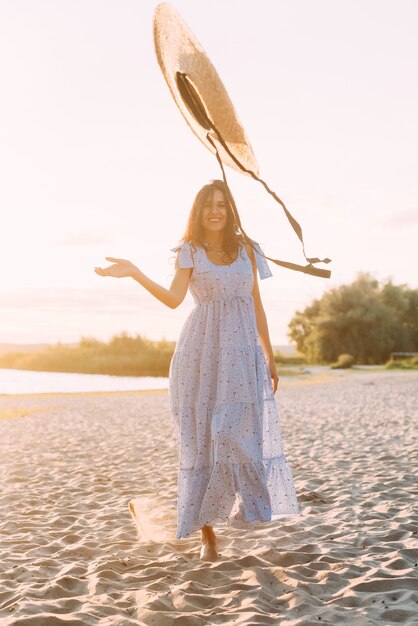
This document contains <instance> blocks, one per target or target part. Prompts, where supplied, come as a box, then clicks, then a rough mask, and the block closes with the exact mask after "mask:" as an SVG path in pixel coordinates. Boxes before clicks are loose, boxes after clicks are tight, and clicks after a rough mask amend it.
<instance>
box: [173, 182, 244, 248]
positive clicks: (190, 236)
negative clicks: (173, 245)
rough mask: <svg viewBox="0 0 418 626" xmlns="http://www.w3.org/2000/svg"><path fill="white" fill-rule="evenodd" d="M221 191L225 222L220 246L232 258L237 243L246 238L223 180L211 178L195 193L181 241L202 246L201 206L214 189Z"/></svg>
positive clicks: (237, 246)
mask: <svg viewBox="0 0 418 626" xmlns="http://www.w3.org/2000/svg"><path fill="white" fill-rule="evenodd" d="M217 189H218V190H219V191H222V193H223V195H224V198H225V206H226V224H225V228H224V229H223V233H222V234H223V237H222V248H223V249H224V250H225V252H226V253H227V254H228V256H229V257H230V258H231V259H233V258H234V257H236V256H237V253H238V249H239V244H240V243H243V242H244V240H246V239H247V238H246V237H245V236H244V235H243V233H242V230H241V228H240V226H239V225H238V224H237V222H236V219H235V216H234V213H233V211H232V208H231V205H232V204H233V206H234V209H235V212H236V213H237V208H236V204H235V201H234V198H233V197H232V194H231V192H230V190H229V188H228V187H227V186H226V185H225V183H224V182H223V180H211V181H210V183H208V184H207V185H204V186H203V187H202V188H201V189H200V190H199V191H198V193H197V195H196V197H195V199H194V202H193V205H192V209H191V211H190V214H189V218H188V221H187V226H186V230H185V233H184V235H183V237H182V239H181V241H182V242H183V243H184V242H186V241H187V242H189V243H191V244H193V245H194V246H195V247H196V246H202V247H204V244H203V242H204V240H205V237H204V230H203V226H202V213H203V207H204V205H205V202H206V201H207V200H212V198H213V194H214V192H215V190H217Z"/></svg>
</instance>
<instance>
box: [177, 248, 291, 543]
mask: <svg viewBox="0 0 418 626" xmlns="http://www.w3.org/2000/svg"><path fill="white" fill-rule="evenodd" d="M253 245H254V246H255V249H256V251H255V258H256V263H257V270H258V274H259V276H260V278H261V279H264V278H267V277H269V276H272V273H271V271H270V268H269V266H268V264H267V261H266V259H265V258H264V257H263V256H261V254H260V253H261V252H262V251H261V248H260V246H259V244H258V243H257V242H255V241H253ZM171 251H172V252H176V253H177V256H178V263H179V267H182V268H187V267H189V268H193V272H192V274H191V277H190V282H189V289H190V291H191V293H192V295H193V298H194V301H195V307H194V308H193V310H192V311H191V313H190V314H189V316H188V317H187V319H186V321H185V323H184V326H183V328H182V330H181V332H180V336H179V339H178V341H177V344H176V349H175V352H174V354H173V357H172V360H171V363H170V371H169V406H170V411H171V415H172V418H173V423H174V429H175V436H176V440H177V444H178V454H179V468H178V502H177V534H176V537H177V538H178V539H179V538H182V537H188V536H189V535H190V534H191V533H192V532H193V531H195V530H198V529H200V528H201V527H202V526H203V525H204V524H210V525H216V524H221V525H229V526H233V527H236V528H246V527H250V526H253V525H255V524H258V523H262V522H268V521H271V520H274V519H278V518H280V517H282V516H287V515H296V514H298V512H299V510H298V503H297V498H296V493H295V488H294V484H293V477H292V470H291V468H290V466H289V465H288V463H287V461H286V457H285V455H284V452H283V444H282V437H281V428H280V421H279V412H278V408H277V404H276V401H275V398H274V393H273V387H272V381H271V375H270V372H269V368H268V364H267V361H266V358H265V355H264V352H263V349H262V346H261V344H260V340H259V336H258V331H257V323H256V317H255V309H254V301H253V296H252V290H253V284H254V276H253V268H252V263H251V259H250V258H249V256H248V254H247V251H246V249H245V246H244V245H242V244H241V245H240V250H239V254H238V257H237V259H236V260H235V261H234V262H233V263H231V264H229V265H216V264H214V263H212V262H211V261H210V260H209V259H208V257H207V255H206V251H205V249H204V248H203V247H201V246H194V245H193V244H191V243H187V242H186V243H183V244H181V245H178V246H176V247H175V248H172V249H171Z"/></svg>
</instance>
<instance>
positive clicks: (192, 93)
mask: <svg viewBox="0 0 418 626" xmlns="http://www.w3.org/2000/svg"><path fill="white" fill-rule="evenodd" d="M176 79H177V86H178V88H179V91H180V95H181V97H182V98H183V101H184V102H185V104H186V106H187V107H188V109H189V111H190V113H191V114H192V115H193V117H194V118H195V120H196V121H197V122H198V124H200V126H202V128H204V129H205V130H206V131H210V130H213V131H214V132H215V133H216V135H217V138H218V140H219V143H220V144H221V146H222V147H223V149H224V150H225V152H226V153H227V154H228V155H229V156H230V158H231V159H232V160H233V161H234V163H235V164H236V165H237V166H238V167H239V168H240V169H241V170H242V171H243V172H245V173H246V174H249V175H250V176H251V177H252V178H254V180H257V181H258V182H259V183H261V184H262V185H263V187H264V188H265V189H266V191H267V192H268V193H269V194H270V195H271V196H272V197H273V198H274V199H275V200H276V202H278V204H280V206H281V207H282V208H283V210H284V212H285V215H286V217H287V219H288V221H289V223H290V225H291V226H292V228H293V230H294V231H295V233H296V235H297V237H298V239H299V240H300V242H301V243H302V250H303V256H304V257H305V259H306V260H307V261H308V265H297V264H296V263H290V262H289V261H280V260H278V259H272V258H270V257H268V256H266V255H264V254H263V256H264V257H265V258H266V259H269V261H272V262H273V263H276V265H280V266H282V267H286V268H287V269H291V270H294V271H297V272H303V273H305V274H310V275H311V276H319V277H320V278H330V276H331V272H330V270H325V269H321V268H318V267H314V264H316V263H330V262H331V259H329V258H328V257H326V258H325V259H319V258H318V257H307V256H306V253H305V243H304V241H303V233H302V228H301V226H300V224H299V223H298V222H297V220H296V219H295V218H294V217H293V215H292V214H291V213H290V211H289V210H288V209H287V207H286V205H285V204H284V202H283V201H282V200H281V199H280V198H279V197H278V195H277V194H276V193H275V192H274V191H272V190H271V189H270V187H269V186H268V185H267V183H266V182H265V181H264V180H262V179H261V178H259V177H258V176H257V174H255V173H254V172H253V171H252V170H249V169H247V168H246V167H244V165H242V163H241V162H240V161H239V160H238V159H237V158H236V156H235V155H234V154H233V153H232V152H231V150H230V149H229V147H228V145H227V144H226V142H225V141H224V139H223V137H222V135H221V133H220V131H219V130H218V129H217V128H216V126H215V124H214V123H213V122H212V121H211V119H210V118H209V115H208V113H207V111H206V108H205V106H204V104H203V102H202V100H201V98H200V97H199V94H198V93H197V91H196V89H195V87H194V86H193V84H192V82H191V81H190V79H189V77H188V76H187V74H185V73H184V72H177V73H176ZM206 139H207V140H208V142H209V143H210V144H211V145H212V146H213V148H214V150H215V154H216V158H217V160H218V163H219V165H220V168H221V170H222V177H223V180H224V183H225V186H226V188H227V190H228V192H229V198H228V201H229V204H230V207H231V209H232V212H233V214H234V217H235V220H236V222H237V224H238V226H239V227H240V229H241V232H242V233H243V235H244V236H245V238H246V239H247V242H248V243H250V245H252V244H251V240H250V238H249V237H248V235H247V234H246V233H245V231H244V229H243V227H242V225H241V220H240V218H239V215H238V211H237V210H236V207H235V206H234V202H233V198H232V194H231V191H230V189H229V186H228V181H227V179H226V174H225V169H224V167H223V163H222V159H221V156H220V154H219V151H218V148H217V146H216V144H215V142H214V141H213V138H212V137H211V135H210V132H207V134H206Z"/></svg>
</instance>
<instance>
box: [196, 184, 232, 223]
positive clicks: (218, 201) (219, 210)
mask: <svg viewBox="0 0 418 626" xmlns="http://www.w3.org/2000/svg"><path fill="white" fill-rule="evenodd" d="M226 218H227V209H226V202H225V196H224V193H223V191H221V190H220V189H214V191H213V195H212V198H210V197H208V198H207V199H206V200H205V204H204V205H203V211H202V226H203V228H205V229H206V230H208V231H211V232H217V231H221V230H222V229H223V228H225V226H226Z"/></svg>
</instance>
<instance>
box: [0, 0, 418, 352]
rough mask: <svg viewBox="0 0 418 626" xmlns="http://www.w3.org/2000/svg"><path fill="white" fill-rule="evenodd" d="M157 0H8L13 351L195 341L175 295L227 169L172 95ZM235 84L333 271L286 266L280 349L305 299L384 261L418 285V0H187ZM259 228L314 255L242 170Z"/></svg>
mask: <svg viewBox="0 0 418 626" xmlns="http://www.w3.org/2000/svg"><path fill="white" fill-rule="evenodd" d="M157 4H158V3H157V2H153V1H149V0H142V1H140V0H136V1H133V0H49V1H44V0H0V85H1V97H0V212H1V230H0V263H1V280H0V343H4V342H14V343H27V342H34V343H35V342H57V341H62V342H73V341H78V340H79V338H80V337H81V336H93V337H96V338H98V339H109V338H110V337H111V336H112V335H114V334H116V333H119V332H121V331H124V330H125V331H128V332H130V333H139V334H141V335H144V336H146V337H148V338H150V339H155V340H158V339H162V338H163V337H165V338H166V339H170V340H176V339H177V337H178V333H179V331H180V328H181V326H182V324H183V323H184V321H185V319H186V316H187V314H188V313H189V311H190V310H191V309H192V307H193V299H192V297H191V296H190V294H188V296H187V297H186V300H185V301H184V302H183V304H182V305H181V306H180V307H179V308H177V309H176V310H174V311H173V310H171V309H169V308H167V307H165V306H164V305H163V304H161V303H160V302H159V301H157V300H156V299H155V298H153V296H151V295H150V294H149V293H148V292H147V291H145V289H144V288H142V287H141V286H140V285H138V284H137V283H135V282H134V281H132V280H131V279H120V280H117V279H110V278H106V279H105V278H102V277H99V276H97V275H96V274H95V273H94V272H93V268H94V266H96V265H105V264H106V262H105V260H104V257H105V256H119V257H123V258H129V259H131V260H132V261H133V262H134V263H136V264H137V265H138V267H139V268H140V269H141V270H142V271H143V272H145V273H146V274H147V275H148V276H150V278H152V279H153V280H155V281H157V282H159V283H161V284H162V285H164V286H165V287H168V286H169V285H170V282H171V277H172V273H173V256H172V253H171V252H170V248H172V247H174V246H175V245H176V244H177V242H178V240H179V239H180V238H181V236H182V235H183V232H184V228H185V224H186V220H187V216H188V213H189V211H190V208H191V204H192V201H193V198H194V196H195V194H196V192H197V191H198V189H199V188H200V187H201V186H202V185H203V184H205V183H206V182H207V181H209V180H210V179H211V178H220V171H219V168H218V164H217V162H216V159H215V158H214V157H213V156H212V155H211V154H210V153H209V152H208V151H207V150H206V149H205V148H204V147H203V145H202V144H201V143H200V142H199V141H198V140H197V138H196V137H195V136H194V135H193V134H192V133H191V131H190V130H189V128H188V127H187V125H186V123H185V122H184V120H183V118H182V116H181V114H180V113H179V111H178V110H177V107H176V105H175V104H174V101H173V100H172V98H171V95H170V93H169V91H168V88H167V86H166V84H165V81H164V79H163V76H162V74H161V72H160V69H159V66H158V63H157V60H156V57H155V53H154V47H153V39H152V17H153V12H154V9H155V7H156V6H157ZM173 4H174V6H175V7H176V8H177V10H178V11H179V12H180V13H181V15H182V16H183V18H184V20H185V21H186V23H187V24H188V25H189V26H190V28H191V29H192V31H193V32H194V33H195V35H196V37H197V39H198V40H199V41H200V42H201V44H202V45H203V47H204V49H205V50H206V52H207V53H208V55H209V57H210V59H211V60H212V62H213V64H214V65H215V67H216V69H217V71H218V73H219V75H220V77H221V79H222V80H223V82H224V84H225V86H226V88H227V90H228V92H229V94H230V96H231V99H232V101H233V103H234V105H235V108H236V110H237V112H238V115H239V117H240V119H241V121H242V122H243V125H244V127H245V129H246V132H247V134H248V136H249V139H250V141H251V144H252V146H253V148H254V152H255V154H256V157H257V160H258V162H259V165H260V173H261V176H262V177H263V178H264V179H265V180H266V181H267V182H268V183H269V185H270V187H271V188H272V189H274V190H275V191H276V192H277V194H278V195H279V196H280V197H281V198H282V199H283V201H284V202H285V203H286V204H287V206H288V208H289V209H290V211H291V212H292V213H293V214H294V216H295V217H296V219H298V221H299V222H300V223H301V225H302V228H303V231H304V237H305V244H306V251H307V254H308V256H319V257H325V256H329V257H330V258H332V259H333V263H332V265H331V266H328V267H330V268H331V269H332V277H331V279H330V280H324V279H320V278H314V277H310V276H305V275H303V274H299V273H296V272H291V271H289V270H285V269H281V268H279V267H278V266H276V265H274V264H272V263H270V266H271V268H272V271H273V274H274V276H273V277H272V278H268V279H266V280H264V281H260V288H261V294H262V299H263V302H264V307H265V310H266V314H267V319H268V323H269V328H270V337H271V340H272V343H273V344H280V343H288V339H287V326H288V323H289V321H290V319H291V317H292V316H293V314H294V313H295V311H296V310H298V309H302V308H304V307H305V306H307V305H308V304H309V303H310V302H311V301H312V300H313V299H314V298H316V297H320V296H321V295H322V293H324V291H325V290H328V289H331V288H332V287H335V286H338V285H341V284H343V283H348V282H351V281H352V280H354V278H355V277H356V274H357V273H358V272H360V271H368V272H370V273H372V274H373V275H374V276H376V278H378V279H379V280H385V279H387V278H392V279H393V280H394V282H396V283H406V284H408V285H409V286H410V287H413V288H416V287H417V286H418V280H417V261H418V259H417V256H418V255H417V240H418V176H417V172H418V158H417V157H418V115H417V111H418V81H417V76H418V38H417V35H416V33H417V25H418V3H417V2H416V1H415V0H391V1H389V0H315V1H312V0H283V1H278V0H259V1H258V2H249V1H246V0H239V1H238V0H236V1H235V0H234V1H233V0H222V1H221V0H211V2H210V3H209V2H198V1H196V0H178V1H177V2H175V3H173ZM227 174H228V178H229V182H230V186H231V189H232V191H233V193H234V196H235V199H236V201H237V205H238V209H239V211H240V215H241V219H242V223H243V225H244V228H245V230H246V232H247V233H248V234H249V235H250V236H251V237H252V238H253V239H255V240H256V241H258V242H259V243H260V245H261V246H262V248H263V249H264V251H265V253H266V254H267V255H268V256H271V257H273V258H280V259H285V260H289V261H294V262H296V263H302V264H303V263H304V259H303V256H302V252H301V247H300V244H299V241H298V239H297V238H296V236H295V234H294V233H293V231H292V229H291V227H290V225H289V224H288V223H287V220H286V219H285V217H284V215H283V212H282V210H281V208H280V207H279V205H277V204H276V203H275V202H274V201H273V199H271V198H270V196H268V195H267V193H266V192H265V191H264V190H263V189H262V187H261V186H260V185H259V184H257V183H256V182H254V181H252V180H251V179H249V178H246V177H244V176H242V175H240V174H239V173H235V172H233V171H231V170H228V171H227Z"/></svg>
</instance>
